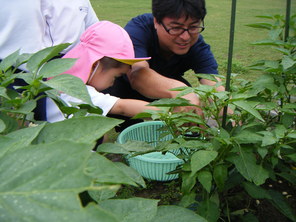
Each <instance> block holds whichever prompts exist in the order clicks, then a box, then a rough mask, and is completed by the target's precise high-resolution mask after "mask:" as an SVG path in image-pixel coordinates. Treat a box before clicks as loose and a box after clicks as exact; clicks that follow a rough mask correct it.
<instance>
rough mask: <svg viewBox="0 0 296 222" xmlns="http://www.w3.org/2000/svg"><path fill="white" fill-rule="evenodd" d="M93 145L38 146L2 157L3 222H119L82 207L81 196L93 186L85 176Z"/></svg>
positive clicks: (0, 211)
mask: <svg viewBox="0 0 296 222" xmlns="http://www.w3.org/2000/svg"><path fill="white" fill-rule="evenodd" d="M89 148H90V145H87V144H77V143H73V142H70V141H58V142H55V143H51V144H38V145H31V146H27V147H23V149H18V150H15V151H10V152H7V153H5V155H3V156H2V157H0V168H1V169H2V170H1V172H0V215H1V216H0V219H1V221H69V220H70V221H89V220H95V219H96V218H100V217H102V218H103V220H102V221H117V220H116V219H115V218H114V217H113V216H112V215H111V214H109V213H106V212H105V211H104V210H102V209H100V208H98V207H94V206H91V207H88V208H82V206H81V203H80V201H79V199H78V193H79V192H81V191H83V190H85V189H92V188H93V189H95V188H94V187H92V185H91V184H92V178H91V177H89V176H87V175H85V174H84V170H85V169H84V168H85V163H86V160H87V159H88V158H89V156H90V155H91V152H89Z"/></svg>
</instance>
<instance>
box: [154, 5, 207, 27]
mask: <svg viewBox="0 0 296 222" xmlns="http://www.w3.org/2000/svg"><path fill="white" fill-rule="evenodd" d="M152 13H153V16H154V17H155V19H156V21H157V22H158V23H160V22H161V21H162V20H163V18H165V17H169V18H177V19H178V18H181V17H182V16H185V17H186V19H188V18H193V19H197V20H204V17H205V16H206V13H207V12H206V5H205V0H152Z"/></svg>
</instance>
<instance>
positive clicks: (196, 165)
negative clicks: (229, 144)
mask: <svg viewBox="0 0 296 222" xmlns="http://www.w3.org/2000/svg"><path fill="white" fill-rule="evenodd" d="M217 155H218V152H216V151H207V150H199V151H197V152H195V153H194V154H193V155H192V158H191V170H192V172H191V175H194V174H195V173H196V172H197V171H199V170H200V169H202V168H203V167H205V166H207V165H208V164H209V163H210V162H212V161H213V160H214V159H215V158H216V157H217Z"/></svg>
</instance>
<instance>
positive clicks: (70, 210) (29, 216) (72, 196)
mask: <svg viewBox="0 0 296 222" xmlns="http://www.w3.org/2000/svg"><path fill="white" fill-rule="evenodd" d="M98 218H99V221H102V222H120V221H119V220H117V219H116V217H115V216H114V215H113V214H112V213H109V212H106V211H105V210H104V209H102V208H100V207H98V206H95V205H90V206H87V207H86V208H83V207H82V206H81V203H80V201H79V199H78V195H77V194H76V193H74V192H48V193H47V194H44V193H39V192H32V193H31V194H29V195H24V194H15V195H14V196H12V195H1V196H0V220H1V221H36V222H43V221H44V222H48V221H63V222H68V221H71V222H76V221H77V222H81V221H98Z"/></svg>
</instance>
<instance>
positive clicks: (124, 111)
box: [109, 99, 157, 117]
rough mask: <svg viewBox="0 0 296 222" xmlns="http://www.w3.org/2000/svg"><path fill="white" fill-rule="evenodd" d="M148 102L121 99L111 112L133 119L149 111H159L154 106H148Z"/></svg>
mask: <svg viewBox="0 0 296 222" xmlns="http://www.w3.org/2000/svg"><path fill="white" fill-rule="evenodd" d="M147 104H149V103H148V102H145V101H142V100H136V99H119V100H117V102H116V103H115V104H114V106H113V107H112V109H111V110H110V111H109V113H110V114H117V115H122V116H127V117H133V116H135V115H136V114H138V113H140V112H143V111H145V110H147V109H153V110H157V108H155V107H153V106H146V105H147Z"/></svg>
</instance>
